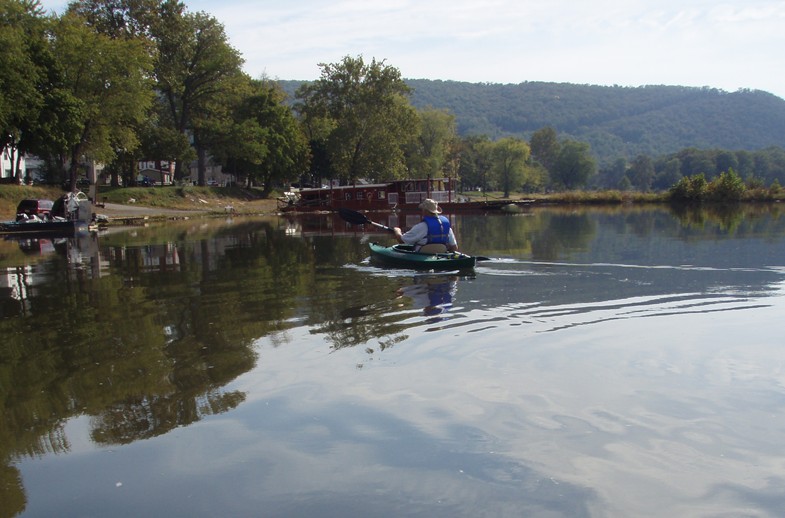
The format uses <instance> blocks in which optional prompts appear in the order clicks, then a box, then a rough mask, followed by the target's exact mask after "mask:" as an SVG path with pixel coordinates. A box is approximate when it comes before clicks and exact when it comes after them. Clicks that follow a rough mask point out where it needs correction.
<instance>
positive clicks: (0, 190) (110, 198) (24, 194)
mask: <svg viewBox="0 0 785 518" xmlns="http://www.w3.org/2000/svg"><path fill="white" fill-rule="evenodd" d="M62 194H63V191H62V189H60V188H59V187H48V186H26V185H0V219H3V220H6V219H12V218H13V216H14V215H15V213H16V206H17V204H18V203H19V201H20V200H22V199H25V198H48V199H51V200H54V199H56V198H58V197H59V196H62ZM774 194H776V195H778V196H776V195H774ZM774 194H772V191H770V190H747V191H746V192H745V193H744V196H743V201H763V202H767V201H782V200H783V198H785V189H782V190H781V191H778V192H777V193H774ZM277 195H278V193H273V194H272V195H271V197H270V198H262V197H261V195H260V192H259V191H258V190H256V189H243V188H239V187H196V186H192V185H186V186H171V187H102V188H100V189H99V190H98V194H97V201H98V202H99V203H118V204H122V205H127V204H133V205H138V206H144V207H152V208H162V209H178V210H199V211H204V212H215V213H224V212H225V210H226V207H227V206H232V207H233V208H234V210H235V212H237V213H240V214H269V213H272V212H275V211H276V210H277V207H278V204H277V202H276V200H275V197H276V196H277ZM462 196H464V197H468V198H469V199H470V200H472V201H498V200H510V201H522V200H528V201H531V202H533V203H535V204H584V205H586V204H593V205H603V204H605V205H615V204H643V203H664V202H667V201H668V193H641V192H631V191H568V192H559V193H548V194H520V193H516V194H513V195H512V196H510V197H509V198H504V196H503V194H502V193H501V192H488V193H479V192H466V193H462ZM98 210H99V211H100V209H98Z"/></svg>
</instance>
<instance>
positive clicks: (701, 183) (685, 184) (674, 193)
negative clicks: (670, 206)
mask: <svg viewBox="0 0 785 518" xmlns="http://www.w3.org/2000/svg"><path fill="white" fill-rule="evenodd" d="M708 185H709V184H708V182H707V181H706V177H705V176H704V175H703V173H701V174H696V175H693V176H684V177H682V178H681V180H679V181H678V182H677V183H676V185H674V186H673V187H671V189H670V192H669V196H670V199H671V200H672V201H686V202H699V201H702V200H703V199H704V198H705V197H706V193H707V191H708Z"/></svg>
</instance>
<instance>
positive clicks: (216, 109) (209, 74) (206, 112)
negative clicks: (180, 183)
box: [150, 2, 246, 183]
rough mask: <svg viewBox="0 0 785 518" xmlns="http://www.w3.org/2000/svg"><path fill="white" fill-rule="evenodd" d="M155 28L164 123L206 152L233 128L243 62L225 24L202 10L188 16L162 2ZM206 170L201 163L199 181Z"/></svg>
mask: <svg viewBox="0 0 785 518" xmlns="http://www.w3.org/2000/svg"><path fill="white" fill-rule="evenodd" d="M150 30H151V34H152V38H153V40H154V42H155V44H156V46H157V55H158V59H157V60H156V65H155V77H156V89H157V90H158V92H159V94H160V95H159V96H158V97H157V98H158V101H159V103H160V104H159V106H158V115H159V123H160V124H162V125H163V126H165V127H169V128H172V129H174V130H176V131H177V132H179V133H181V134H183V135H189V134H191V135H193V136H194V137H195V138H194V147H195V148H197V151H199V150H201V151H204V150H205V146H207V145H208V144H209V143H212V142H215V141H216V140H220V137H221V136H225V135H226V132H227V131H228V127H229V126H230V125H231V121H230V120H229V118H230V115H229V113H230V112H231V110H232V101H233V100H235V99H237V97H238V90H239V89H241V88H242V85H243V84H244V83H245V81H246V78H245V76H244V75H243V74H242V71H241V66H242V63H243V59H242V57H241V56H240V53H239V52H238V51H237V50H236V49H234V48H232V47H231V46H230V45H229V43H228V40H227V37H226V33H225V31H224V27H223V25H221V24H220V23H219V22H218V21H217V20H216V19H215V18H213V17H211V16H209V15H207V14H205V13H203V12H199V13H188V12H184V6H183V5H182V4H178V3H173V2H166V3H165V4H163V5H162V6H161V8H160V9H159V10H158V17H157V18H156V19H155V20H154V21H152V22H151V25H150ZM197 155H198V156H199V153H197ZM201 156H202V157H203V156H204V153H202V154H201ZM177 158H178V160H177V162H176V164H177V170H176V171H175V178H176V179H178V180H179V179H181V178H182V177H183V176H184V171H183V168H182V165H183V163H184V160H183V158H184V157H182V156H180V157H177ZM204 167H205V163H204V160H200V163H199V169H200V173H199V178H200V183H203V182H204Z"/></svg>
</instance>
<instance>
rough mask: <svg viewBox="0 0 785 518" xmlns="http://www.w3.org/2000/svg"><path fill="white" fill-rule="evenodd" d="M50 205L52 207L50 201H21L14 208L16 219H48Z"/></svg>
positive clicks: (50, 211) (50, 210)
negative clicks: (35, 217) (34, 217)
mask: <svg viewBox="0 0 785 518" xmlns="http://www.w3.org/2000/svg"><path fill="white" fill-rule="evenodd" d="M52 205H54V202H53V201H52V200H32V199H31V200H22V201H20V202H19V205H17V206H16V219H17V220H20V219H28V218H31V217H33V216H38V217H39V218H41V219H50V217H51V214H52Z"/></svg>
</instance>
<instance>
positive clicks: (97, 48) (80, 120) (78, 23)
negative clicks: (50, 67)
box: [52, 13, 153, 189]
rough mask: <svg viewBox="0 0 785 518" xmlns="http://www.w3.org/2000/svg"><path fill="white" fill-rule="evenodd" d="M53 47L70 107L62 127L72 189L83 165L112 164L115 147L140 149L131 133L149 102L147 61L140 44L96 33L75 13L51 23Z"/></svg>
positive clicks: (149, 63)
mask: <svg viewBox="0 0 785 518" xmlns="http://www.w3.org/2000/svg"><path fill="white" fill-rule="evenodd" d="M52 47H53V51H52V54H53V55H54V56H55V57H56V60H57V63H56V65H57V69H58V70H59V71H60V73H61V77H60V80H61V81H62V83H61V87H62V91H61V96H62V101H63V105H67V106H70V107H71V109H70V110H68V111H67V116H64V117H63V122H62V127H63V128H64V129H63V141H64V142H63V143H64V147H65V149H63V151H64V152H65V153H66V156H67V158H68V159H69V161H70V169H69V183H70V188H71V189H74V188H75V187H76V177H77V171H78V167H79V165H80V164H81V163H82V161H83V160H85V159H92V160H97V161H102V162H110V161H111V160H112V159H113V158H114V157H115V154H116V149H117V147H122V148H125V149H134V148H136V147H137V146H138V144H139V141H138V139H137V136H136V134H135V132H134V131H133V128H134V126H135V125H137V124H139V123H140V122H141V121H142V120H143V119H144V117H145V116H146V114H147V108H148V107H149V106H150V103H151V101H152V94H153V92H152V89H151V88H150V83H149V80H148V77H149V73H150V70H151V62H150V57H149V54H148V52H147V49H146V46H145V45H144V43H143V42H141V41H140V40H135V39H127V40H124V39H113V38H110V37H108V36H106V35H104V34H100V33H98V32H96V31H95V30H93V29H92V28H91V27H89V26H88V25H86V24H85V20H84V19H83V18H82V17H80V16H78V15H76V14H74V13H66V14H65V15H63V16H62V17H60V18H59V19H57V20H56V22H55V23H54V25H53V33H52ZM61 111H62V112H64V110H61Z"/></svg>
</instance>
